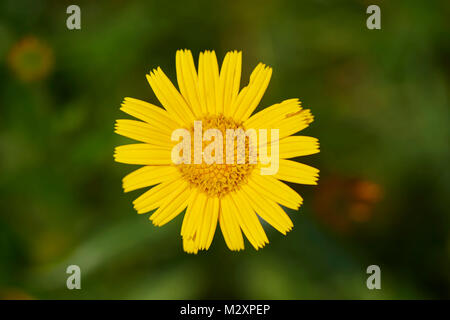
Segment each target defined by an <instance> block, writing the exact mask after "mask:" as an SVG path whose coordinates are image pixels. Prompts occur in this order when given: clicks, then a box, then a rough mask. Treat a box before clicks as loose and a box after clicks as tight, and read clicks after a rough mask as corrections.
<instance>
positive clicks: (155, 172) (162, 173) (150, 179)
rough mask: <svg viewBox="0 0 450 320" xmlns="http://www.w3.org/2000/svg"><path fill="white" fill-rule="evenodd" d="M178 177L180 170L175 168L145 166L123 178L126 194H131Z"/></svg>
mask: <svg viewBox="0 0 450 320" xmlns="http://www.w3.org/2000/svg"><path fill="white" fill-rule="evenodd" d="M178 177H179V174H178V169H177V168H175V167H174V166H145V167H142V168H139V169H137V170H135V171H133V172H131V173H129V174H128V175H126V176H125V177H124V178H123V180H122V182H123V189H124V191H125V192H129V191H133V190H137V189H140V188H145V187H150V186H153V185H155V184H158V183H161V182H163V181H167V180H173V179H176V178H178Z"/></svg>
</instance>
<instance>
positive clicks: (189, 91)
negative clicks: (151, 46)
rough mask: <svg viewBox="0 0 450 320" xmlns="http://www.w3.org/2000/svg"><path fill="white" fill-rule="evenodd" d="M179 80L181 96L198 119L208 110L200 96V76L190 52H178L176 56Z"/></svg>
mask: <svg viewBox="0 0 450 320" xmlns="http://www.w3.org/2000/svg"><path fill="white" fill-rule="evenodd" d="M176 66H177V79H178V86H179V87H180V91H181V94H182V95H183V97H184V99H185V100H186V102H187V103H188V105H189V107H190V108H191V110H192V112H193V114H194V115H195V116H196V117H200V116H201V115H202V109H206V102H205V101H204V99H203V96H202V95H201V94H200V89H199V83H198V75H197V71H196V70H195V64H194V58H193V57H192V53H191V51H190V50H178V51H177V54H176Z"/></svg>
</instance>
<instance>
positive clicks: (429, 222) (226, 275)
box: [0, 0, 450, 299]
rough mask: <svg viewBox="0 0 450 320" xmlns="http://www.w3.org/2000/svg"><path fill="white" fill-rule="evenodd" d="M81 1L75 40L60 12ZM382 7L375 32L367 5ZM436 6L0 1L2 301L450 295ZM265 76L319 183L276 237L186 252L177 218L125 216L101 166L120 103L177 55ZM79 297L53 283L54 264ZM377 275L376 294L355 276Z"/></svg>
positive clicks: (441, 52) (270, 97)
mask: <svg viewBox="0 0 450 320" xmlns="http://www.w3.org/2000/svg"><path fill="white" fill-rule="evenodd" d="M70 4H78V5H79V6H80V7H81V25H82V28H81V30H74V31H70V30H68V29H67V28H66V19H67V17H68V14H66V8H67V6H68V5H70ZM370 4H378V5H380V7H381V23H382V29H381V30H368V29H367V28H366V19H367V17H368V15H367V14H366V8H367V6H368V5H370ZM449 16H450V10H449V6H448V2H446V1H441V2H439V1H362V0H360V1H345V2H344V1H325V0H321V1H320V0H316V1H295V0H292V1H272V2H265V1H229V0H228V1H195V0H194V1H184V2H177V1H125V0H121V1H119V0H115V1H107V2H106V1H95V2H94V1H76V2H73V1H60V0H54V1H42V0H28V1H23V0H19V1H16V0H3V1H2V2H1V4H0V58H1V64H0V92H1V101H0V298H6V299H16V298H34V299H51V298H53V299H77V298H79V299H89V298H91V299H92V298H93V299H106V298H114V299H196V298H206V299H210V298H211V299H212V298H246V299H334V298H338V299H349V298H357V299H413V298H419V299H421V298H424V299H429V298H450V271H449V270H450V235H449V225H450V224H449V205H450V203H449V194H450V192H449V191H450V190H449V182H450V181H449V180H450V179H449V178H450V177H449V170H448V164H449V160H450V156H449V145H448V143H449V83H450V79H449V77H450V63H449V62H450V60H449V57H450V43H449V34H450V32H449V31H450V28H449V23H448V22H449V20H448V18H449ZM180 48H189V49H191V50H192V51H193V54H194V56H195V57H196V60H197V57H198V53H199V52H200V51H201V50H205V49H214V50H216V53H217V55H218V58H219V59H220V60H222V59H223V57H224V55H225V53H226V52H227V51H228V50H234V49H237V50H242V51H243V80H242V82H241V83H242V85H243V84H246V83H247V82H248V76H249V74H250V72H251V70H252V68H254V67H255V66H256V64H257V63H258V62H260V61H261V62H264V63H266V64H268V65H270V66H272V67H273V70H274V73H273V77H272V80H271V84H270V86H269V89H268V90H267V93H266V95H265V97H264V98H263V101H262V103H261V107H265V106H268V105H271V104H273V103H277V102H279V101H282V100H284V99H288V98H296V97H298V98H300V99H301V100H302V102H303V105H304V106H306V107H309V108H311V110H312V112H313V114H314V115H315V119H316V120H315V122H314V123H313V124H312V125H311V127H310V128H308V129H306V130H305V131H304V134H305V135H311V136H315V137H318V138H319V139H320V142H321V153H320V154H317V155H313V156H308V157H305V158H302V159H301V160H302V161H303V162H305V163H308V164H310V165H313V166H315V167H317V168H319V169H320V170H321V179H320V181H319V185H318V186H302V185H295V186H294V188H295V189H296V190H297V191H298V192H299V193H300V194H301V195H302V196H303V197H304V199H305V201H304V205H303V206H302V207H301V209H300V211H299V212H291V211H290V212H289V214H290V216H291V217H292V219H293V221H294V225H295V227H294V229H293V230H292V231H291V232H290V233H289V234H288V236H286V237H284V236H283V235H281V234H279V233H277V232H276V231H274V230H271V229H270V228H268V227H267V228H266V230H267V232H268V237H269V239H270V244H269V245H268V246H266V247H265V248H264V249H262V250H260V251H259V252H256V251H255V250H254V249H253V248H251V246H250V245H249V244H248V243H246V248H247V249H246V250H245V251H243V252H239V253H234V252H230V251H229V250H228V249H227V248H226V246H225V244H224V241H223V238H222V235H221V233H220V232H217V233H216V236H215V239H214V242H213V245H212V247H211V248H210V250H209V251H207V252H202V253H200V254H198V255H188V254H185V253H184V252H183V251H182V247H181V240H180V236H179V230H180V226H181V221H182V219H181V216H179V217H178V218H177V219H176V220H175V221H173V222H171V223H170V224H168V225H167V226H165V227H163V228H156V227H154V226H153V225H152V224H151V223H150V222H149V221H148V219H147V218H148V215H137V214H136V212H135V211H134V209H133V208H132V205H131V202H132V200H133V199H134V198H136V197H137V196H138V195H139V194H140V193H141V191H135V192H132V193H130V194H124V193H123V191H122V188H121V179H122V177H123V176H124V175H125V174H127V173H128V172H130V171H132V170H133V169H135V168H136V167H135V166H130V165H123V164H118V163H114V162H113V157H112V154H113V148H114V146H117V145H120V144H124V143H129V142H131V141H130V140H128V139H125V138H122V137H120V136H117V135H115V134H114V133H113V125H114V121H115V119H117V118H128V116H127V115H125V114H122V113H121V112H120V111H119V106H120V103H121V101H122V99H123V98H124V97H126V96H129V97H134V98H139V99H143V100H147V101H150V102H152V103H155V104H159V103H157V99H156V97H155V96H154V94H153V93H152V91H151V89H150V87H149V85H148V84H147V81H146V79H145V74H146V73H147V72H148V71H149V70H150V69H151V68H153V67H157V66H161V67H162V68H163V70H164V71H165V72H166V74H167V75H168V76H169V77H170V78H171V79H172V80H175V79H176V78H175V52H176V50H177V49H180ZM71 264H76V265H79V266H80V267H81V272H82V280H81V286H82V289H81V290H68V289H67V288H66V279H67V277H68V275H67V274H66V273H65V271H66V268H67V266H68V265H71ZM372 264H376V265H379V266H380V267H381V281H382V289H381V290H368V289H367V287H366V279H367V277H368V275H367V274H366V268H367V266H369V265H372Z"/></svg>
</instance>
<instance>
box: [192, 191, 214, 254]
mask: <svg viewBox="0 0 450 320" xmlns="http://www.w3.org/2000/svg"><path fill="white" fill-rule="evenodd" d="M218 217H219V198H217V197H208V199H207V201H206V208H205V212H204V215H203V222H202V224H201V225H200V226H199V228H197V233H196V235H197V236H198V237H199V240H200V246H199V249H200V250H208V248H209V246H210V245H211V242H212V239H213V237H214V233H215V231H216V226H217V220H218Z"/></svg>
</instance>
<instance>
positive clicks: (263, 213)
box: [242, 185, 293, 235]
mask: <svg viewBox="0 0 450 320" xmlns="http://www.w3.org/2000/svg"><path fill="white" fill-rule="evenodd" d="M242 194H243V195H244V197H245V199H246V201H247V202H248V203H249V204H250V205H251V206H252V208H253V210H255V211H256V213H257V214H258V215H259V216H260V217H261V218H263V219H264V220H265V221H266V222H267V223H268V224H270V225H271V226H272V227H274V228H275V229H277V230H278V231H279V232H281V233H282V234H284V235H285V234H286V232H288V231H290V230H291V229H292V227H293V224H292V221H291V219H290V218H289V216H288V215H287V214H286V212H284V210H283V209H281V207H280V206H279V205H278V204H277V203H276V202H275V201H273V200H269V199H268V198H265V197H262V196H261V195H260V194H259V193H258V192H256V190H254V189H252V188H251V187H250V186H249V185H245V186H243V187H242Z"/></svg>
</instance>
